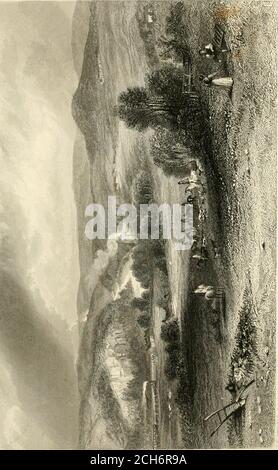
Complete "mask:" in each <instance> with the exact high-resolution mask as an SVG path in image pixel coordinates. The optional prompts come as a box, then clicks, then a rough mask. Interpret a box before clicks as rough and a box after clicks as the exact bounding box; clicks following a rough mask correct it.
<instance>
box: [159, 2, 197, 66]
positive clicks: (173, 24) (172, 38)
mask: <svg viewBox="0 0 278 470" xmlns="http://www.w3.org/2000/svg"><path fill="white" fill-rule="evenodd" d="M184 8H185V7H184V3H183V2H177V3H174V4H172V5H171V7H170V13H169V15H168V16H167V18H166V27H165V34H164V35H163V36H161V37H160V39H159V41H158V46H159V48H160V52H159V55H160V57H161V58H162V59H174V60H176V61H184V59H185V57H187V56H188V55H189V48H188V45H187V44H188V43H187V34H188V29H187V27H186V25H185V23H184V16H183V13H184Z"/></svg>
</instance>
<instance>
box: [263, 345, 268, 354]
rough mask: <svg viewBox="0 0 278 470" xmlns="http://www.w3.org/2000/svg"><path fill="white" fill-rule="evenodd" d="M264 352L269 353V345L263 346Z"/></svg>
mask: <svg viewBox="0 0 278 470" xmlns="http://www.w3.org/2000/svg"><path fill="white" fill-rule="evenodd" d="M264 353H265V355H266V356H268V355H269V347H268V346H266V347H265V348H264Z"/></svg>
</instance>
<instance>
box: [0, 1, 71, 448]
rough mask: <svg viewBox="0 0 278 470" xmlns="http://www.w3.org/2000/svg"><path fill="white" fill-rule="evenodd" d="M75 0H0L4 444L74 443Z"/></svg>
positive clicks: (0, 410) (0, 417)
mask: <svg viewBox="0 0 278 470" xmlns="http://www.w3.org/2000/svg"><path fill="white" fill-rule="evenodd" d="M74 7H75V3H74V2H19V3H17V2H12V3H5V2H0V293H1V295H0V448H1V449H36V448H40V449H44V448H45V449H48V448H53V449H55V448H72V447H75V446H76V442H77V433H78V424H77V422H78V407H79V403H78V393H77V377H76V370H75V363H76V359H77V353H78V332H77V312H76V298H77V290H78V283H79V274H80V273H79V261H78V244H77V225H76V224H77V223H76V208H75V202H74V194H73V189H72V163H73V159H72V158H73V157H72V156H73V145H74V139H75V133H76V127H75V124H74V122H73V119H72V117H71V99H72V95H73V93H74V90H75V89H76V86H77V82H78V77H77V76H76V73H75V71H74V68H73V62H72V50H71V34H72V32H71V23H72V15H73V11H74Z"/></svg>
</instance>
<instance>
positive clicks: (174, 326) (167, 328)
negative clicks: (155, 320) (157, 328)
mask: <svg viewBox="0 0 278 470" xmlns="http://www.w3.org/2000/svg"><path fill="white" fill-rule="evenodd" d="M160 337H161V339H162V340H163V341H165V342H166V343H172V342H175V341H179V340H180V329H179V324H178V322H177V320H171V321H168V322H167V323H164V324H163V325H162V326H161V333H160Z"/></svg>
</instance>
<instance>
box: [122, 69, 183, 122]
mask: <svg viewBox="0 0 278 470" xmlns="http://www.w3.org/2000/svg"><path fill="white" fill-rule="evenodd" d="M182 85H183V70H182V69H181V68H178V67H176V66H174V65H173V64H167V65H165V66H163V67H161V68H160V69H158V70H155V71H153V72H152V73H150V74H148V75H147V77H146V86H145V87H134V88H128V89H127V90H126V91H123V92H122V93H121V94H120V95H119V98H118V107H117V112H118V115H119V117H120V119H122V120H123V121H125V123H126V125H127V126H128V127H130V128H134V129H137V130H138V131H144V130H145V129H147V128H148V127H152V128H155V127H157V126H162V127H173V126H175V125H176V124H177V117H178V114H179V111H180V108H181V107H182V106H183V93H182Z"/></svg>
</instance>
